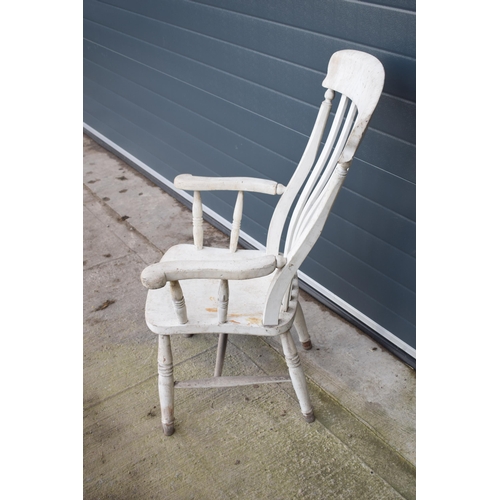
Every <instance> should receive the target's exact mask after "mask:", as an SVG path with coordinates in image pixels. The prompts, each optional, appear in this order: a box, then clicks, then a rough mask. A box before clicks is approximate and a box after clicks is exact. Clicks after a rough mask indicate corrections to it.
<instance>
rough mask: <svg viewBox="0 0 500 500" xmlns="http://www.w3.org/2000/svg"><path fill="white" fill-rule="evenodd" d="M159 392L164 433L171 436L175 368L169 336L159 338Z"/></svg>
mask: <svg viewBox="0 0 500 500" xmlns="http://www.w3.org/2000/svg"><path fill="white" fill-rule="evenodd" d="M158 392H159V394H160V407H161V425H162V427H163V432H164V434H165V435H166V436H171V435H172V434H173V433H174V367H173V359H172V348H171V346H170V336H169V335H159V336H158Z"/></svg>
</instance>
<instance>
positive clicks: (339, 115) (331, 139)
mask: <svg viewBox="0 0 500 500" xmlns="http://www.w3.org/2000/svg"><path fill="white" fill-rule="evenodd" d="M347 105H348V99H347V97H346V96H344V95H343V96H342V97H341V99H340V102H339V105H338V107H337V111H336V113H335V118H334V120H333V123H332V126H331V128H330V132H329V134H328V137H327V139H326V141H325V145H324V146H323V150H322V151H321V154H320V156H319V158H318V161H317V162H316V165H315V167H314V169H313V171H312V172H311V175H310V176H309V178H308V180H307V182H306V185H305V186H304V189H303V191H302V193H301V195H300V197H299V200H298V202H297V205H296V207H295V209H294V211H293V213H292V218H291V220H290V225H289V226H288V235H287V241H286V243H285V254H286V253H287V252H288V250H289V246H290V244H291V242H292V240H293V235H294V234H295V230H296V226H297V222H298V220H299V219H300V216H301V214H302V211H303V209H304V205H305V204H306V202H307V200H308V198H309V195H310V193H311V191H312V190H313V189H314V186H315V184H316V182H317V180H318V178H319V177H320V175H321V172H322V171H323V169H324V166H325V164H326V162H327V160H328V157H329V156H330V153H331V151H332V148H333V146H334V144H335V141H336V139H337V135H338V133H339V130H340V126H341V124H342V120H343V118H344V114H345V110H346V108H347Z"/></svg>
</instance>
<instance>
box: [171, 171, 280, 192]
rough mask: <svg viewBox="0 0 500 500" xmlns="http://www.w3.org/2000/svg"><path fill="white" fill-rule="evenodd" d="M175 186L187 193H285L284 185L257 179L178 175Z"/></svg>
mask: <svg viewBox="0 0 500 500" xmlns="http://www.w3.org/2000/svg"><path fill="white" fill-rule="evenodd" d="M174 186H175V187H176V188H178V189H184V190H186V191H217V190H220V191H252V192H254V193H264V194H272V195H275V194H278V195H280V194H282V193H283V192H284V191H285V186H283V185H282V184H279V183H277V182H275V181H270V180H267V179H259V178H257V177H200V176H196V175H191V174H182V175H178V176H177V177H176V178H175V179H174Z"/></svg>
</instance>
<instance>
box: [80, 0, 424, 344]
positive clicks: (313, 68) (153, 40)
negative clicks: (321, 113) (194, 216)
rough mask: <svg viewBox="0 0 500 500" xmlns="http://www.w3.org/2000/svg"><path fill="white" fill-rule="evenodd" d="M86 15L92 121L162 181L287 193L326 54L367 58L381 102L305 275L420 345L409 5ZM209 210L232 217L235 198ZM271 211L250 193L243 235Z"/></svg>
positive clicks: (255, 233)
mask: <svg viewBox="0 0 500 500" xmlns="http://www.w3.org/2000/svg"><path fill="white" fill-rule="evenodd" d="M380 5H383V6H384V7H380ZM84 18H85V20H84V39H85V40H84V75H85V79H84V96H85V102H84V117H85V120H86V123H88V124H89V125H90V126H92V127H95V129H96V130H98V131H100V132H101V133H102V134H104V136H106V137H107V138H109V140H111V141H113V142H115V143H116V144H117V145H119V146H121V147H123V149H125V150H126V151H127V152H128V153H130V154H131V155H133V156H135V157H137V158H138V159H139V160H141V161H143V162H144V163H146V164H147V165H148V166H149V167H151V168H152V169H153V170H155V171H157V172H158V173H159V174H160V175H162V176H163V177H165V178H167V179H171V180H172V179H173V178H174V177H175V175H177V173H180V172H186V171H188V172H191V173H193V174H198V175H234V174H235V173H237V174H239V175H255V176H259V177H260V176H264V177H267V178H273V179H275V180H277V181H279V182H282V183H284V184H286V183H287V182H288V180H289V178H290V176H291V174H292V172H293V170H294V168H295V165H296V162H297V161H298V160H299V158H300V156H301V154H302V151H303V148H304V146H305V144H306V141H307V138H308V135H309V133H310V130H311V128H312V125H313V122H314V119H315V116H316V112H317V108H318V106H319V104H320V102H321V101H322V99H323V92H324V91H323V89H322V87H321V81H322V80H323V78H324V74H325V70H326V64H327V62H328V59H329V57H330V55H331V54H332V53H333V52H334V51H336V50H340V49H343V48H354V49H360V50H366V51H368V52H370V53H372V54H374V55H375V56H377V57H378V58H379V59H380V60H381V61H382V63H383V64H384V66H385V69H386V83H385V86H384V94H383V96H382V98H381V101H380V104H379V107H378V108H377V111H376V113H375V114H374V116H373V120H372V123H371V127H370V129H369V131H368V133H367V134H366V137H365V139H364V142H363V144H362V146H361V147H360V149H359V151H358V153H357V155H356V159H355V161H354V163H353V167H352V170H351V174H350V175H349V176H348V178H347V182H346V185H345V186H344V189H343V190H342V192H341V195H340V196H339V199H338V202H337V204H336V206H335V207H334V209H333V213H332V216H331V217H330V219H329V221H328V223H327V225H326V227H325V230H324V231H323V234H322V237H321V239H320V241H319V242H318V245H317V246H316V248H315V249H314V251H313V253H312V254H311V257H310V258H309V259H308V261H307V262H306V263H305V265H304V272H306V274H308V275H309V276H310V277H311V278H313V279H315V280H316V281H317V282H318V283H320V284H321V285H322V286H324V287H326V288H328V289H329V290H331V291H333V293H334V294H336V295H337V296H339V297H340V298H341V299H342V300H344V301H346V302H347V303H348V304H350V305H351V306H352V307H353V308H355V309H358V310H359V311H360V312H361V313H363V314H364V315H366V316H367V317H368V318H370V319H371V320H372V321H374V322H376V323H378V324H379V325H381V327H383V328H385V329H387V330H389V331H390V332H392V333H393V334H394V335H396V336H398V337H400V338H401V339H403V341H404V342H407V343H408V344H409V345H410V346H414V345H415V344H414V334H415V325H414V306H415V301H414V290H415V258H414V257H415V105H414V100H415V57H414V56H415V40H414V31H415V30H414V27H415V15H414V3H413V2H411V0H408V1H406V0H376V1H373V2H371V3H368V2H346V1H344V0H330V1H325V0H311V1H310V2H307V3H303V2H299V1H298V0H281V1H277V2H253V1H244V2H243V1H231V2H229V1H226V0H207V1H203V2H187V1H183V0H179V1H172V0H162V1H160V0H154V1H153V0H145V1H141V2H138V1H132V0H120V1H118V0H111V1H108V2H106V3H103V2H95V1H92V0H85V1H84ZM203 199H204V203H205V204H206V205H207V206H209V207H210V208H211V209H212V210H214V211H215V212H217V213H218V214H220V215H221V216H222V217H224V218H226V219H228V220H230V219H231V217H232V206H233V203H234V195H233V194H229V193H217V194H209V193H207V194H206V195H205V196H204V197H203ZM275 203H276V199H275V198H274V197H265V196H262V195H249V196H247V197H246V203H245V205H246V211H245V217H244V220H243V230H244V231H245V232H246V233H247V234H249V235H250V236H251V237H253V238H255V239H256V240H257V241H261V242H264V241H265V236H266V234H265V232H266V227H267V222H268V220H269V219H270V216H271V213H272V210H273V207H274V205H275Z"/></svg>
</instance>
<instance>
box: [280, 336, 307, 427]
mask: <svg viewBox="0 0 500 500" xmlns="http://www.w3.org/2000/svg"><path fill="white" fill-rule="evenodd" d="M281 344H282V345H283V352H284V354H285V359H286V364H287V366H288V371H289V372H290V378H291V379H292V385H293V388H294V389H295V393H296V394H297V398H298V400H299V404H300V409H301V411H302V415H304V418H305V419H306V422H308V423H310V422H314V412H313V408H312V405H311V400H310V398H309V392H308V391H307V384H306V377H305V375H304V370H303V369H302V366H301V364H300V358H299V355H298V353H297V348H296V347H295V343H294V342H293V338H292V335H291V334H290V331H288V332H286V333H282V334H281Z"/></svg>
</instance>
